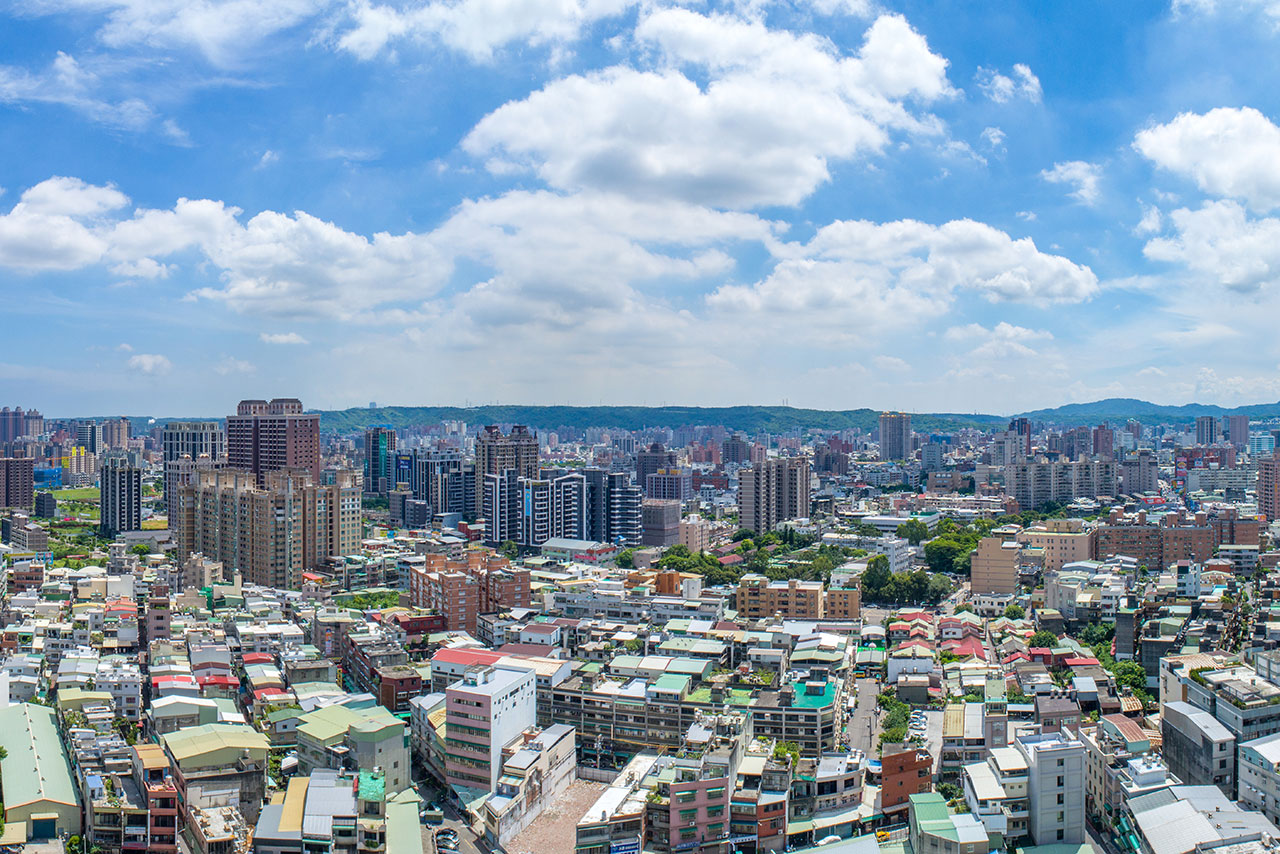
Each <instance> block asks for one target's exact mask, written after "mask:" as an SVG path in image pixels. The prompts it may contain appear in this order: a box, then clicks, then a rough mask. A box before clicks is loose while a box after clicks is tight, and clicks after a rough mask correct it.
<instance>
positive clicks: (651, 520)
mask: <svg viewBox="0 0 1280 854" xmlns="http://www.w3.org/2000/svg"><path fill="white" fill-rule="evenodd" d="M640 516H641V525H642V526H643V528H644V532H643V534H642V535H641V542H642V543H644V545H646V546H660V547H662V548H666V547H667V546H674V545H675V544H676V543H678V542H680V502H679V501H674V500H670V499H663V498H646V499H645V500H644V503H643V504H642V505H641V507H640Z"/></svg>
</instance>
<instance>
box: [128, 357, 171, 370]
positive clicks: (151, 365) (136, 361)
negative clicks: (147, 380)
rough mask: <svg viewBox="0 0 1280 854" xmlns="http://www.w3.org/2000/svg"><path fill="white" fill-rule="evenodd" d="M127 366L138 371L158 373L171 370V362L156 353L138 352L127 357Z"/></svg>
mask: <svg viewBox="0 0 1280 854" xmlns="http://www.w3.org/2000/svg"><path fill="white" fill-rule="evenodd" d="M129 367H131V368H133V369H134V370H135V371H138V372H140V373H144V374H152V375H159V374H167V373H169V371H171V370H173V363H172V362H170V361H169V359H168V357H166V356H161V355H160V354H158V353H138V354H137V355H136V356H130V357H129Z"/></svg>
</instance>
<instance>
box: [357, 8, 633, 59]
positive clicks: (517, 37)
mask: <svg viewBox="0 0 1280 854" xmlns="http://www.w3.org/2000/svg"><path fill="white" fill-rule="evenodd" d="M635 3H636V0H451V2H428V3H421V4H417V5H410V6H408V7H404V8H398V7H396V6H392V5H386V4H375V3H370V2H367V0H360V2H357V3H354V4H352V6H351V7H350V9H349V18H350V19H349V21H347V22H344V24H343V25H342V26H341V27H340V32H339V33H338V35H337V45H338V47H339V48H340V49H342V50H344V51H347V52H348V53H351V54H353V55H355V56H356V57H358V58H360V59H364V60H368V59H373V58H374V57H376V56H378V55H379V54H380V53H383V52H384V51H386V50H388V49H390V47H391V46H392V45H394V44H395V43H397V42H400V41H405V40H408V41H417V42H422V41H426V40H434V41H438V42H439V43H442V44H444V45H446V46H447V47H450V48H452V49H454V50H457V51H460V52H462V53H465V54H467V55H468V56H469V57H471V58H472V59H474V60H478V61H487V60H489V59H491V58H492V57H493V54H494V52H495V51H497V50H498V49H500V48H502V47H503V46H505V45H507V44H511V43H513V42H521V43H527V44H531V45H547V44H549V45H558V44H565V43H568V42H572V41H575V40H576V39H577V38H578V36H579V34H580V33H581V31H582V29H583V28H584V27H586V26H588V25H590V24H591V23H592V22H593V21H597V20H599V19H601V18H607V17H613V16H615V15H619V14H621V13H622V12H624V11H626V10H627V9H628V8H630V7H631V6H633V5H635Z"/></svg>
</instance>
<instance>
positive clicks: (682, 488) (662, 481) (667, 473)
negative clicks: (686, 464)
mask: <svg viewBox="0 0 1280 854" xmlns="http://www.w3.org/2000/svg"><path fill="white" fill-rule="evenodd" d="M645 486H646V489H645V495H647V496H648V497H649V498H663V499H675V500H676V501H689V500H690V499H692V498H693V473H692V472H690V471H689V470H688V469H658V470H657V471H656V472H653V473H652V474H650V475H649V476H648V477H647V478H645Z"/></svg>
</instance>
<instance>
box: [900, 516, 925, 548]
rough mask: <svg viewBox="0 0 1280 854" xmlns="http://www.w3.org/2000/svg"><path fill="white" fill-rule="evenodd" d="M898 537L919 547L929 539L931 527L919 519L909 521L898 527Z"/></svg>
mask: <svg viewBox="0 0 1280 854" xmlns="http://www.w3.org/2000/svg"><path fill="white" fill-rule="evenodd" d="M898 536H899V537H902V538H903V539H904V540H906V541H907V542H909V543H911V545H913V546H918V545H920V544H921V543H922V542H924V541H925V540H927V539H929V526H928V525H926V524H925V523H924V522H921V521H920V520H919V519H908V520H907V521H905V522H903V523H902V524H901V525H899V526H898Z"/></svg>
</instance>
